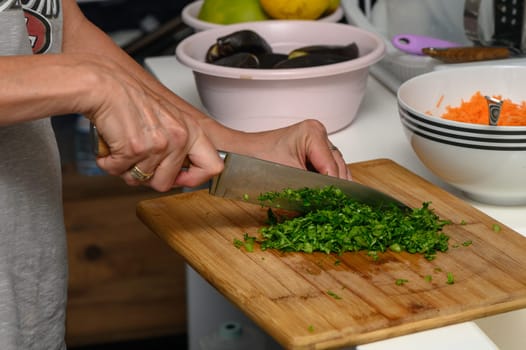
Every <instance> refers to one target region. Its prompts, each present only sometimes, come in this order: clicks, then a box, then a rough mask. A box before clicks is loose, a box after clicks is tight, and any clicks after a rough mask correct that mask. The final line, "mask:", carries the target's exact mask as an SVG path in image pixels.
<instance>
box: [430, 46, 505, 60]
mask: <svg viewBox="0 0 526 350" xmlns="http://www.w3.org/2000/svg"><path fill="white" fill-rule="evenodd" d="M422 52H423V53H424V54H426V55H428V56H431V57H433V58H435V59H437V60H440V61H442V62H445V63H462V62H474V61H485V60H496V59H502V58H510V57H511V56H512V55H513V54H512V51H511V50H510V48H507V47H476V46H473V47H471V46H470V47H450V48H447V49H438V48H432V47H429V48H425V49H422Z"/></svg>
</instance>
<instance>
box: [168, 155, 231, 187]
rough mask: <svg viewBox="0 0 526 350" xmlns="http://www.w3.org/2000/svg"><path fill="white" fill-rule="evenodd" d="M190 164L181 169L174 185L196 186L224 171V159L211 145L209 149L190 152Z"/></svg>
mask: <svg viewBox="0 0 526 350" xmlns="http://www.w3.org/2000/svg"><path fill="white" fill-rule="evenodd" d="M188 158H189V159H190V163H191V164H190V166H189V167H188V168H187V169H186V171H181V172H179V174H178V175H177V177H176V178H175V180H174V183H173V184H174V186H185V187H196V186H199V185H201V184H203V183H205V182H206V181H208V180H210V179H211V178H212V177H213V176H215V175H217V174H219V173H220V172H221V171H223V168H224V163H223V160H222V159H221V158H220V157H219V155H218V154H217V151H216V150H215V149H214V148H213V147H212V145H210V148H209V151H207V152H206V151H205V152H200V153H190V154H189V155H188Z"/></svg>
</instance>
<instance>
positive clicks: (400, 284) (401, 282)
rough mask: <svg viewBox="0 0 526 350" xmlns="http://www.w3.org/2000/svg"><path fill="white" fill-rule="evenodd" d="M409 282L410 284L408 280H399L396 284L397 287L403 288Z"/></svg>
mask: <svg viewBox="0 0 526 350" xmlns="http://www.w3.org/2000/svg"><path fill="white" fill-rule="evenodd" d="M407 282H409V280H406V279H404V278H398V279H397V280H396V281H395V284H396V285H397V286H403V285H404V284H406V283H407Z"/></svg>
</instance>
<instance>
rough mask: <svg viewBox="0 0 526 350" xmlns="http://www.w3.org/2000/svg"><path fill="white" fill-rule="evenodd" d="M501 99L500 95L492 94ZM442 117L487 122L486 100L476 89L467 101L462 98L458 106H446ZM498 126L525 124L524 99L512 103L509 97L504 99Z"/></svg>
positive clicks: (525, 104)
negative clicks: (517, 102) (518, 102)
mask: <svg viewBox="0 0 526 350" xmlns="http://www.w3.org/2000/svg"><path fill="white" fill-rule="evenodd" d="M493 97H495V98H498V99H502V97H501V96H498V95H496V96H493ZM440 102H442V101H441V100H440ZM442 118H444V119H449V120H454V121H457V122H464V123H474V124H483V125H488V124H489V112H488V102H487V100H486V98H485V97H484V96H483V95H482V94H481V93H480V91H477V92H476V93H475V94H474V95H473V96H471V99H470V100H469V101H464V100H463V99H462V101H461V103H460V106H458V107H451V106H447V107H446V112H445V113H444V114H442ZM497 125H500V126H526V101H522V102H521V103H520V104H516V103H513V102H512V101H511V100H510V99H504V100H503V103H502V107H501V111H500V118H499V121H498V123H497Z"/></svg>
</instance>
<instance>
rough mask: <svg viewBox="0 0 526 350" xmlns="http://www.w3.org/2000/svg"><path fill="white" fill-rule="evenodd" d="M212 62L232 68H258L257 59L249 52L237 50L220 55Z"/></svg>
mask: <svg viewBox="0 0 526 350" xmlns="http://www.w3.org/2000/svg"><path fill="white" fill-rule="evenodd" d="M212 64H216V65H218V66H226V67H234V68H259V67H260V64H259V59H258V57H257V56H256V55H254V54H252V53H249V52H237V53H234V54H232V55H230V56H225V57H221V58H219V59H217V60H215V61H214V62H212Z"/></svg>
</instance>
